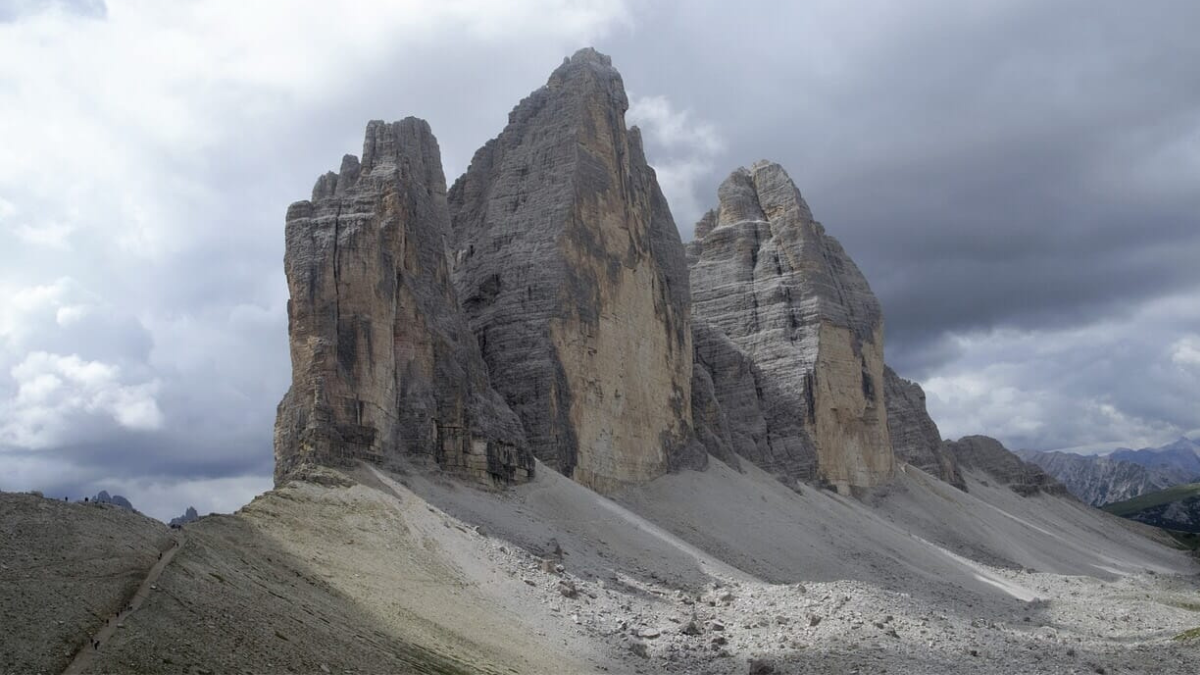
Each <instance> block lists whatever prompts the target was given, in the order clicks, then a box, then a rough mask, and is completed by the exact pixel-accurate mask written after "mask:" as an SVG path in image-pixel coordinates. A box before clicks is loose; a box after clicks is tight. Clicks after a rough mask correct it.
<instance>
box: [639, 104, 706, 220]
mask: <svg viewBox="0 0 1200 675" xmlns="http://www.w3.org/2000/svg"><path fill="white" fill-rule="evenodd" d="M626 119H627V120H628V121H629V124H630V125H637V126H638V127H639V128H641V130H642V134H643V138H644V140H645V143H646V154H647V159H648V161H649V162H650V164H651V165H652V166H653V167H654V171H655V173H656V174H657V175H658V183H659V186H660V187H661V188H662V191H663V194H664V195H666V197H667V202H668V203H670V205H671V212H672V215H674V216H675V224H676V225H677V226H678V227H679V230H680V234H681V235H682V236H683V239H684V240H685V241H686V240H688V239H690V238H691V233H692V227H693V225H694V224H695V222H696V221H697V220H699V218H700V216H701V215H702V214H703V213H704V211H705V210H706V209H707V208H708V207H707V206H705V204H707V203H708V201H710V200H711V199H712V198H713V196H712V195H705V196H703V197H701V196H699V184H700V181H701V180H702V179H703V178H705V177H706V176H707V175H708V174H710V173H711V172H712V170H713V167H714V163H715V161H716V158H717V157H718V156H719V155H720V154H721V153H722V152H724V150H725V141H724V139H723V138H722V137H721V134H720V133H719V132H718V131H717V129H716V127H715V126H713V125H712V124H711V123H708V122H705V121H703V120H697V119H696V118H695V117H694V116H693V115H692V112H691V111H690V110H677V109H676V108H675V107H674V106H673V105H672V104H671V102H670V101H669V100H668V99H667V98H666V97H665V96H638V95H634V94H631V95H630V103H629V111H628V112H627V113H626Z"/></svg>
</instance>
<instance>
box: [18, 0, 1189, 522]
mask: <svg viewBox="0 0 1200 675" xmlns="http://www.w3.org/2000/svg"><path fill="white" fill-rule="evenodd" d="M1142 5H1144V6H1142ZM1142 5H1137V4H1135V3H1128V2H1095V1H1093V0H1079V1H1076V2H1070V1H1064V2H1056V3H1046V2H1041V1H1032V0H1031V1H1024V0H1002V1H995V2H992V1H987V0H980V1H978V2H970V3H964V2H958V1H955V0H945V1H939V2H933V1H928V0H913V1H911V2H904V3H897V2H892V1H891V0H874V1H864V2H843V1H841V0H829V1H816V2H796V3H765V2H764V3H731V2H728V1H723V2H698V1H694V0H688V1H686V2H685V1H683V0H680V1H678V2H665V1H664V2H653V3H650V2H646V3H640V2H632V1H630V2H621V1H619V0H611V1H609V0H578V1H576V0H534V1H531V2H524V3H517V2H506V3H496V2H491V1H490V0H438V1H431V2H415V1H413V2H388V3H386V4H384V3H380V4H371V3H366V2H362V3H359V2H355V3H331V2H311V3H309V2H302V3H293V2H282V1H280V2H268V1H258V2H253V3H249V2H243V1H242V0H193V1H190V2H158V1H156V0H107V2H106V1H104V0H70V1H66V2H51V1H47V0H15V1H14V0H0V130H2V133H3V142H2V143H0V237H2V241H3V242H4V245H3V246H0V489H6V490H16V489H42V490H44V491H46V492H47V493H49V494H54V495H66V494H69V495H71V496H72V497H78V496H82V495H83V494H92V493H94V492H95V491H97V490H98V489H101V488H105V489H108V490H109V491H111V492H119V493H123V494H126V495H127V496H129V497H130V498H131V499H132V500H133V501H134V503H135V505H137V506H138V507H139V508H141V509H142V510H143V511H145V512H147V513H149V514H151V515H154V516H157V517H170V516H173V515H177V514H178V513H180V512H182V511H183V509H184V507H185V506H187V505H188V504H194V505H196V507H197V508H198V509H199V510H200V511H201V512H206V511H210V510H226V511H227V510H232V509H235V508H237V507H238V506H240V505H241V504H243V503H245V502H246V501H247V500H248V499H249V498H250V497H251V496H253V495H254V494H255V493H257V492H259V491H262V490H264V489H266V488H267V487H269V485H270V474H271V465H272V454H271V427H272V423H273V419H274V412H275V405H276V404H277V403H278V401H279V398H280V397H281V396H282V394H283V392H284V390H285V389H286V388H287V384H288V381H289V378H290V370H289V369H290V366H289V363H288V355H287V335H286V325H285V303H286V299H287V298H286V288H285V285H284V278H283V267H282V257H283V215H284V211H285V209H286V207H287V204H288V203H289V202H291V201H294V200H297V199H303V198H306V197H307V196H308V193H309V190H310V189H311V186H312V183H313V180H314V179H315V178H316V176H317V175H318V174H320V173H322V172H324V171H326V170H329V169H334V168H336V167H337V165H338V164H339V161H340V158H341V156H342V154H343V153H345V152H355V153H356V152H357V151H358V150H359V148H360V147H361V139H362V131H363V128H364V126H365V123H366V121H367V120H369V119H375V118H385V119H399V118H401V117H404V116H406V115H417V116H420V117H424V118H425V119H427V120H429V121H430V123H431V124H432V126H433V129H434V132H435V134H436V135H437V136H438V139H439V141H440V143H441V147H442V151H443V153H444V155H445V157H444V163H445V166H446V170H447V174H448V175H449V176H450V179H451V180H453V178H454V177H455V176H457V175H458V174H459V173H461V172H462V171H463V170H464V169H465V168H466V165H467V162H468V161H469V159H470V156H471V154H472V153H473V152H474V150H475V149H476V148H477V147H478V146H480V145H482V144H483V143H484V142H485V141H486V140H487V139H488V138H490V137H492V136H494V135H495V134H497V133H498V132H499V131H500V129H501V128H502V127H503V125H504V123H505V121H506V119H507V113H508V111H509V110H510V109H511V108H512V107H513V106H514V105H515V104H516V103H517V101H518V100H520V99H521V98H522V97H523V96H525V95H526V94H527V93H528V92H530V91H531V90H533V89H535V88H536V87H538V86H540V85H541V84H543V83H544V82H545V79H546V77H547V76H548V75H549V73H550V71H551V70H552V69H553V68H554V67H555V66H556V65H557V64H558V63H559V62H561V60H562V58H563V56H565V55H567V54H569V53H571V52H573V51H574V50H575V49H576V48H578V47H580V46H584V45H595V46H596V47H597V48H599V49H600V50H601V51H604V52H606V53H609V54H611V55H612V57H613V61H614V65H616V66H617V67H618V68H619V69H620V70H621V72H622V73H623V75H624V78H625V84H626V87H627V88H628V89H629V91H630V98H631V101H632V107H631V110H630V111H629V117H630V120H631V121H633V122H636V123H638V124H640V125H641V126H642V127H643V129H644V130H645V132H646V137H647V145H648V148H647V151H648V154H649V155H650V159H651V162H652V163H653V164H654V165H655V166H656V167H657V169H658V173H659V178H660V181H661V182H662V184H663V187H664V191H665V192H666V193H667V196H668V198H669V199H670V201H671V204H672V208H673V210H674V212H675V217H676V220H677V222H678V224H679V229H680V232H681V234H682V236H683V238H684V239H685V240H686V239H689V238H690V237H691V230H692V223H693V222H694V221H695V219H696V218H697V216H698V215H699V214H700V213H701V212H702V211H703V210H704V209H705V208H707V207H708V206H709V205H711V204H712V203H713V202H714V201H715V191H716V186H717V184H718V183H719V182H720V181H721V179H722V178H723V177H724V176H725V175H727V174H728V173H729V171H731V170H732V169H733V168H735V167H737V166H739V165H742V164H748V163H750V162H753V161H755V160H757V159H760V158H764V157H766V158H771V159H774V160H776V161H779V162H781V163H782V164H783V165H784V166H785V167H787V168H788V170H789V171H790V173H791V175H792V177H793V178H794V179H795V180H796V182H797V183H798V185H799V186H800V188H801V191H802V192H803V193H804V195H805V197H806V198H807V199H808V201H809V204H810V205H811V206H812V208H813V211H814V212H815V213H816V215H817V217H818V218H819V219H820V220H821V221H823V222H824V223H825V225H826V227H827V228H828V229H829V231H830V232H831V233H833V234H834V235H836V236H837V237H839V238H840V239H841V240H842V242H843V244H845V246H846V248H847V249H848V250H849V252H850V253H851V255H852V256H854V258H855V260H856V261H857V262H858V263H859V265H860V266H861V267H862V268H863V270H864V272H865V273H866V274H867V277H868V278H869V279H870V281H871V284H872V286H873V288H874V289H875V292H876V293H877V294H878V295H879V296H880V298H881V300H882V301H883V305H884V310H885V313H886V317H887V335H888V343H887V354H888V360H889V361H890V362H891V363H892V364H893V365H894V366H895V367H896V368H897V370H899V371H900V372H901V374H903V375H905V376H907V377H910V378H913V379H917V380H919V381H920V382H922V383H923V384H924V385H925V387H926V390H927V391H928V393H929V405H930V409H931V411H932V413H933V415H934V417H935V419H936V420H937V421H938V422H939V424H940V426H941V428H942V431H943V435H945V436H955V437H957V436H959V435H963V434H967V433H987V434H990V435H994V436H997V437H999V438H1000V439H1001V440H1003V441H1004V442H1005V443H1006V444H1008V445H1009V446H1010V447H1029V448H1038V449H1052V448H1064V447H1084V448H1088V449H1092V450H1096V449H1102V448H1108V447H1112V446H1114V445H1119V444H1124V445H1133V446H1143V445H1150V444H1159V443H1162V442H1165V441H1168V440H1171V439H1173V438H1174V437H1177V436H1178V435H1180V434H1182V433H1186V432H1192V431H1193V430H1195V429H1196V428H1197V427H1200V189H1198V188H1200V68H1197V67H1196V66H1197V64H1200V40H1196V39H1195V35H1194V31H1195V28H1196V26H1200V4H1197V3H1195V2H1193V1H1192V0H1180V1H1177V2H1171V1H1167V0H1163V1H1160V2H1154V3H1143V4H1142Z"/></svg>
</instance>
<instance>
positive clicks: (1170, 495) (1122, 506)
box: [1101, 483, 1200, 516]
mask: <svg viewBox="0 0 1200 675" xmlns="http://www.w3.org/2000/svg"><path fill="white" fill-rule="evenodd" d="M1197 495H1200V483H1189V484H1187V485H1175V486H1172V487H1169V488H1167V489H1165V490H1159V491H1158V492H1151V493H1149V494H1144V495H1141V496H1140V497H1134V498H1133V499H1127V500H1125V501H1123V502H1116V503H1115V504H1108V505H1106V506H1103V507H1101V508H1103V509H1104V510H1105V511H1108V512H1109V513H1111V514H1113V515H1117V516H1130V515H1132V514H1134V513H1137V512H1138V511H1144V510H1146V509H1149V508H1153V507H1155V506H1161V505H1163V504H1169V503H1171V502H1176V501H1179V500H1181V499H1186V498H1188V497H1195V496H1197Z"/></svg>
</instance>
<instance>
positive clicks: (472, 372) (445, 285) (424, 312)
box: [275, 118, 533, 483]
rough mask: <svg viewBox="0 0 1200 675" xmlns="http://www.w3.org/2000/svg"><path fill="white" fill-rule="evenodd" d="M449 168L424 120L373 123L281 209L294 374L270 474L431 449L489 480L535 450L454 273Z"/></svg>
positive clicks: (514, 473)
mask: <svg viewBox="0 0 1200 675" xmlns="http://www.w3.org/2000/svg"><path fill="white" fill-rule="evenodd" d="M449 224H450V221H449V213H448V209H447V205H446V182H445V177H444V176H443V174H442V165H441V158H440V154H439V150H438V146H437V141H436V140H435V139H434V137H433V134H432V133H431V132H430V130H429V125H428V124H426V123H425V122H424V121H422V120H418V119H415V118H408V119H405V120H403V121H400V122H396V123H392V124H385V123H383V122H371V123H370V124H369V125H368V126H367V132H366V139H365V141H364V142H363V155H362V161H361V162H360V161H359V160H358V159H357V158H356V157H354V156H352V155H347V156H346V157H345V158H344V159H343V160H342V166H341V171H340V172H339V173H336V174H335V173H332V172H331V173H327V174H325V175H324V176H322V177H321V178H320V179H318V180H317V183H316V186H315V187H314V188H313V195H312V199H311V200H310V201H302V202H297V203H295V204H292V205H291V207H289V208H288V213H287V234H286V236H287V250H286V253H285V256H284V265H285V268H286V272H287V281H288V288H289V291H290V292H291V299H290V301H289V302H288V334H289V337H290V342H291V356H292V386H291V389H290V390H289V391H288V393H287V394H286V395H285V397H284V399H283V402H282V403H280V405H279V412H278V418H277V421H276V424H275V463H276V468H275V474H276V481H277V482H278V481H281V480H283V479H284V478H286V477H287V476H288V475H290V474H292V473H293V472H294V471H295V470H296V469H297V468H299V467H300V466H302V465H303V464H305V463H316V464H334V465H338V464H348V463H351V462H353V461H356V460H360V459H363V460H368V461H372V462H376V463H379V464H384V465H387V464H388V463H389V462H391V461H395V460H396V459H397V458H398V457H399V456H400V455H401V454H411V455H417V456H425V457H429V458H431V459H433V460H436V461H437V462H438V463H439V464H440V465H442V466H444V467H445V468H446V469H447V470H450V471H453V472H456V473H460V474H464V475H466V476H469V477H471V478H474V479H476V480H479V481H481V482H484V483H492V482H501V483H503V482H509V481H520V480H523V479H525V478H527V477H528V476H529V475H530V473H531V472H532V470H533V459H532V455H531V454H530V453H529V451H528V447H527V444H526V441H525V438H524V434H523V432H522V430H521V426H520V423H519V421H518V420H517V418H516V416H515V415H514V414H513V412H512V411H511V410H510V409H509V408H508V407H507V405H506V404H505V403H504V401H503V400H502V399H501V398H500V396H499V395H498V394H496V392H495V391H493V390H492V388H491V386H490V384H489V379H488V374H487V369H486V367H485V366H484V364H483V360H482V358H481V356H480V354H479V350H478V346H477V345H476V342H475V338H474V335H473V334H472V333H471V331H470V328H469V326H468V325H467V322H466V320H465V318H464V316H463V315H462V313H461V311H460V309H459V305H458V300H457V298H456V296H455V292H454V287H453V284H452V282H451V278H450V266H449V262H448V256H447V249H446V238H447V235H448V232H449Z"/></svg>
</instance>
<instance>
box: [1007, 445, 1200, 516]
mask: <svg viewBox="0 0 1200 675" xmlns="http://www.w3.org/2000/svg"><path fill="white" fill-rule="evenodd" d="M1016 454H1017V455H1018V456H1020V457H1021V458H1022V459H1024V460H1025V461H1027V462H1031V463H1034V464H1036V465H1038V466H1040V467H1041V468H1042V469H1043V470H1045V471H1046V473H1049V474H1050V475H1051V476H1054V477H1055V478H1056V479H1058V481H1059V482H1061V483H1062V484H1063V485H1065V486H1066V487H1067V490H1069V491H1070V492H1071V494H1073V495H1075V496H1076V497H1078V498H1079V499H1081V500H1083V501H1085V502H1087V503H1088V504H1091V505H1092V506H1104V505H1106V504H1113V503H1116V502H1121V501H1125V500H1129V499H1133V498H1135V497H1139V496H1141V495H1144V494H1148V493H1152V492H1156V491H1158V490H1163V489H1166V488H1169V487H1171V486H1174V485H1180V484H1184V483H1189V482H1193V481H1195V480H1200V443H1198V442H1196V441H1193V440H1191V439H1189V438H1186V437H1183V438H1180V439H1179V440H1176V441H1174V442H1172V443H1168V444H1167V445H1163V446H1161V447H1158V448H1142V449H1140V450H1131V449H1127V448H1122V449H1119V450H1116V451H1114V452H1112V453H1110V454H1108V455H1077V454H1075V453H1070V452H1062V451H1052V452H1042V451H1038V450H1018V451H1016Z"/></svg>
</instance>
